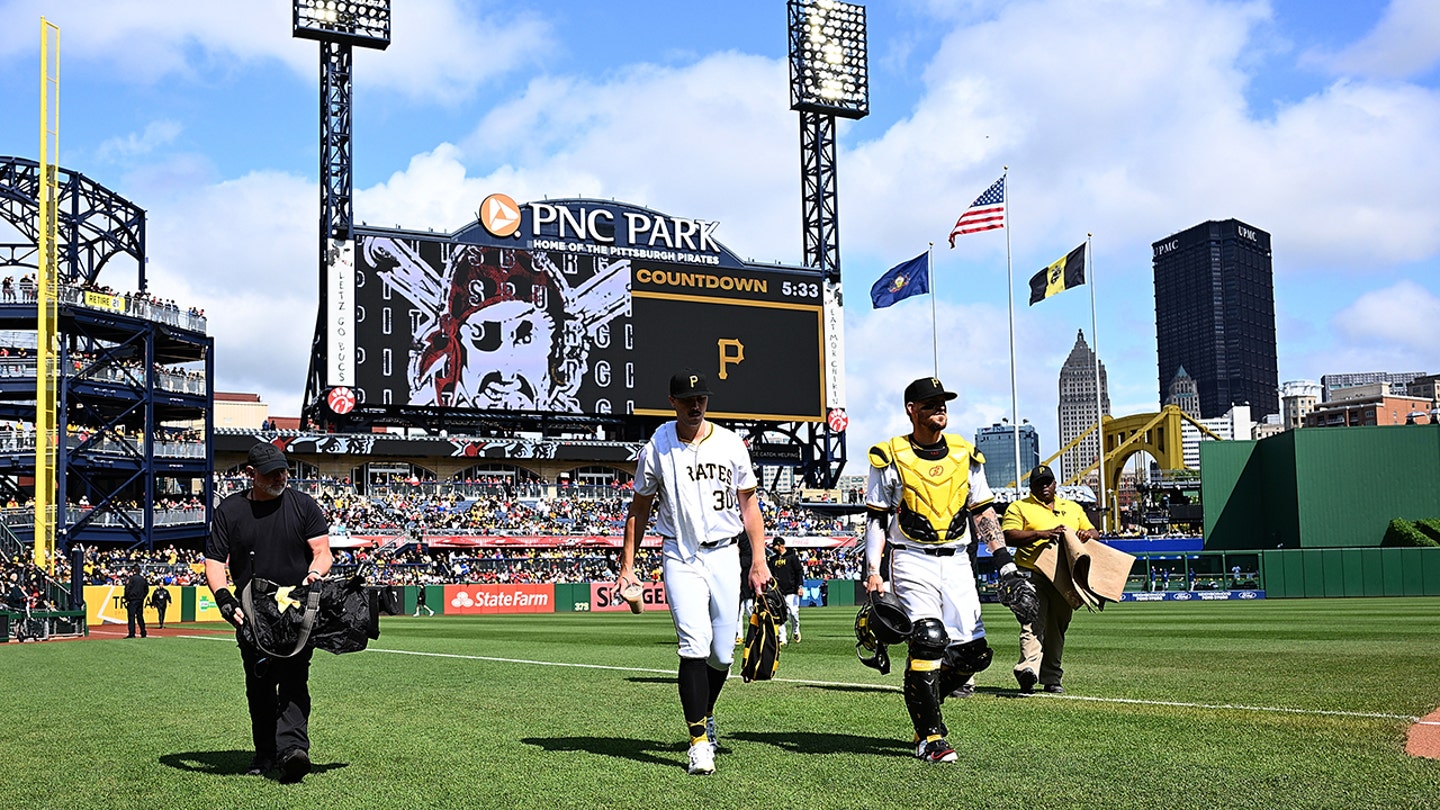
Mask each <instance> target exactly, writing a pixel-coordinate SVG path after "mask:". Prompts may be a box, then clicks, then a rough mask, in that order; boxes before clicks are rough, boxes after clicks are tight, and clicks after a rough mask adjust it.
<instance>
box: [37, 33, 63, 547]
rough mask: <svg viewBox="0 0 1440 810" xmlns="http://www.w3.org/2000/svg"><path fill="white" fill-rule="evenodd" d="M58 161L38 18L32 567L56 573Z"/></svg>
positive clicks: (53, 82)
mask: <svg viewBox="0 0 1440 810" xmlns="http://www.w3.org/2000/svg"><path fill="white" fill-rule="evenodd" d="M59 158H60V29H59V27H57V26H55V25H53V24H52V23H50V22H47V21H46V20H45V18H44V17H41V18H40V177H39V178H38V182H37V184H36V196H38V197H39V198H40V199H39V203H40V222H39V226H40V227H38V228H37V229H36V230H37V231H38V236H37V238H36V246H37V247H38V248H39V252H40V262H39V269H38V271H37V272H36V273H35V293H36V301H37V309H38V312H37V318H36V326H35V339H36V343H37V345H38V351H37V352H36V361H37V362H36V368H35V564H36V565H37V566H39V567H40V568H42V569H43V570H44V571H45V572H46V573H49V574H52V575H53V574H54V573H55V448H56V441H57V440H58V438H59V437H58V436H57V435H56V419H55V416H56V414H55V387H56V382H57V380H56V364H55V350H56V337H55V335H56V324H55V282H56V280H57V279H58V278H59V273H58V265H59V262H58V260H57V256H56V253H57V250H56V242H57V241H58V234H59V228H58V218H57V208H58V205H57V203H58V202H59V191H60V183H59V171H58V169H57V165H58V163H59Z"/></svg>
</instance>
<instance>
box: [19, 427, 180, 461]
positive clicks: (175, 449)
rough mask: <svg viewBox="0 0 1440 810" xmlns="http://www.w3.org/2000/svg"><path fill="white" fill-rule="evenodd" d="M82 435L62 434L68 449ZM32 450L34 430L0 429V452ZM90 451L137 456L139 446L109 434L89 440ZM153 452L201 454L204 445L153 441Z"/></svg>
mask: <svg viewBox="0 0 1440 810" xmlns="http://www.w3.org/2000/svg"><path fill="white" fill-rule="evenodd" d="M84 441H85V440H84V439H82V438H81V437H80V436H78V435H75V434H67V435H66V436H65V447H66V448H67V449H69V450H78V449H79V448H80V445H81V444H83V443H84ZM34 450H35V433H34V432H33V431H14V430H12V431H4V432H0V453H14V452H21V451H25V452H33V451H34ZM88 452H89V453H91V454H95V455H103V456H120V457H123V458H139V456H140V452H141V447H140V442H139V440H138V439H137V440H136V441H135V442H134V443H131V442H128V441H123V440H119V439H112V438H108V437H101V438H98V439H91V440H90V447H89V450H88ZM155 455H156V456H160V457H163V458H204V457H205V445H204V443H203V442H173V441H170V442H167V441H157V442H155Z"/></svg>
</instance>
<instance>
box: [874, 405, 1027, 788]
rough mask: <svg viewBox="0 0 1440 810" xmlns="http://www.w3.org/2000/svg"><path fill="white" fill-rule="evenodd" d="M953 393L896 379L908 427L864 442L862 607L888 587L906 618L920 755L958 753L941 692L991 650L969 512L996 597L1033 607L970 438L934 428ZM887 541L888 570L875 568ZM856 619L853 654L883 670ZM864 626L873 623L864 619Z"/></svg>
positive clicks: (909, 705) (986, 659)
mask: <svg viewBox="0 0 1440 810" xmlns="http://www.w3.org/2000/svg"><path fill="white" fill-rule="evenodd" d="M955 397H956V394H954V393H952V392H950V391H947V390H945V387H944V385H942V384H941V383H940V380H938V379H936V378H934V377H922V378H921V379H918V380H915V381H914V382H912V383H910V385H908V386H906V388H905V413H906V415H907V416H908V417H909V419H910V425H911V428H912V430H911V432H910V433H909V434H908V435H905V436H896V437H894V438H891V439H889V440H888V441H885V442H882V443H880V444H877V445H875V446H874V447H871V448H870V452H869V460H870V476H869V482H868V484H867V486H866V491H865V508H866V521H865V556H866V574H867V576H866V579H865V588H866V590H868V591H869V592H870V594H871V600H872V603H871V608H872V610H875V609H876V607H875V606H876V605H877V604H878V602H877V600H878V599H879V597H878V596H877V595H878V594H881V593H883V592H884V591H886V590H887V588H893V592H894V597H895V598H896V599H898V601H899V603H900V605H901V606H902V607H903V610H904V614H905V616H906V617H907V618H908V619H909V620H910V623H911V627H910V629H909V634H908V636H905V637H904V639H903V640H904V641H906V642H907V643H908V645H909V655H908V657H907V658H906V661H905V676H904V677H905V683H904V694H905V707H906V709H907V710H908V711H909V713H910V720H911V723H912V724H913V725H914V728H915V737H914V740H913V741H914V744H915V756H916V757H917V758H919V759H921V760H923V761H926V762H954V761H956V760H957V759H958V758H959V756H958V755H957V754H956V753H955V749H954V748H953V747H952V746H951V745H950V743H949V742H948V741H947V740H946V735H947V729H946V726H945V722H944V719H943V717H942V716H941V711H940V704H941V701H942V700H943V699H944V696H946V695H949V694H950V693H951V692H953V691H955V690H956V689H958V688H959V687H960V686H961V685H963V684H965V683H966V682H967V681H968V680H969V679H970V677H971V675H973V674H974V673H976V672H979V671H981V670H983V669H985V668H986V667H988V666H989V665H990V659H991V658H992V657H993V651H992V650H991V649H990V647H989V645H988V644H987V643H986V641H985V626H984V624H983V623H982V622H981V620H980V597H979V594H978V593H977V592H976V589H975V573H974V571H973V570H972V569H971V567H970V557H969V555H968V554H967V553H966V546H968V545H969V543H970V542H971V536H970V535H971V532H970V523H971V522H972V521H973V523H974V526H975V530H974V533H975V535H977V537H978V539H979V540H980V542H983V543H985V545H986V546H987V547H988V548H989V549H990V551H991V553H992V554H993V555H994V556H995V563H996V565H997V566H999V569H1000V583H1001V601H1002V602H1003V603H1004V604H1005V606H1006V607H1008V608H1010V609H1011V610H1012V611H1014V612H1016V616H1017V618H1018V619H1020V621H1022V622H1025V621H1026V620H1027V618H1028V620H1029V621H1033V620H1034V615H1033V612H1034V611H1035V609H1036V606H1037V603H1036V601H1035V590H1034V587H1033V586H1031V585H1030V583H1029V581H1028V580H1027V579H1026V578H1025V576H1024V575H1023V574H1021V573H1020V572H1019V570H1018V569H1017V568H1016V566H1015V563H1014V562H1013V561H1012V560H1011V558H1010V554H1009V552H1008V551H1006V549H1005V538H1004V536H1003V535H1002V534H1001V532H1000V522H999V520H998V519H997V518H996V516H995V512H994V508H993V500H994V498H993V496H992V495H991V492H990V485H989V483H988V482H987V481H986V480H985V459H984V457H983V456H982V455H981V454H980V453H979V451H977V450H976V449H975V446H974V445H972V444H971V443H970V442H968V441H966V440H965V439H963V438H961V437H959V436H955V435H952V434H947V433H945V432H944V431H945V427H946V426H947V424H948V421H949V416H948V413H947V403H948V402H949V401H950V400H952V399H954V398H955ZM887 547H888V550H889V552H890V553H889V555H888V568H889V570H888V571H882V568H881V560H882V558H885V557H886V555H885V551H886V550H887ZM860 619H861V617H857V621H856V624H857V628H856V630H857V639H858V640H859V641H860V643H861V647H860V649H857V652H860V657H861V661H862V662H865V663H867V665H870V666H875V667H876V668H877V669H881V670H882V672H883V671H884V670H885V669H888V664H889V658H888V655H885V654H884V653H883V652H881V653H880V654H878V655H877V656H875V659H874V663H871V662H870V661H869V660H867V659H866V657H865V655H864V653H863V652H861V650H863V649H864V648H865V646H866V645H865V642H866V639H865V638H864V637H863V634H862V633H861V628H860V627H859V625H860V624H861V621H860ZM894 624H895V622H887V623H885V625H884V626H885V627H887V628H890V627H893V625H894ZM901 624H902V626H903V623H901ZM866 625H867V628H868V627H872V626H875V627H878V626H880V625H879V624H877V623H874V622H870V621H868V619H867V621H866ZM872 632H873V629H872ZM877 640H879V639H877ZM881 643H884V642H883V641H881Z"/></svg>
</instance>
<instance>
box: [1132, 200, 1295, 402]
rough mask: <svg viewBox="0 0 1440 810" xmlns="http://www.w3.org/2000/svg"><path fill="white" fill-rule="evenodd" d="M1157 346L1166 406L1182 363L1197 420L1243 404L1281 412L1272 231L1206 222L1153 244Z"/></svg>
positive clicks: (1235, 223)
mask: <svg viewBox="0 0 1440 810" xmlns="http://www.w3.org/2000/svg"><path fill="white" fill-rule="evenodd" d="M1152 247H1153V249H1154V259H1153V267H1154V273H1155V343H1156V350H1157V354H1158V360H1159V380H1158V382H1159V389H1158V390H1159V396H1158V397H1157V399H1159V400H1160V401H1162V402H1163V401H1164V400H1165V397H1166V395H1167V394H1168V393H1169V387H1170V383H1171V381H1172V380H1174V379H1175V375H1176V374H1177V373H1178V372H1179V370H1180V368H1181V367H1182V366H1183V367H1184V369H1185V371H1186V372H1188V373H1189V374H1190V376H1191V377H1193V378H1194V379H1195V385H1196V389H1197V392H1198V394H1199V397H1200V417H1201V418H1202V419H1212V418H1215V417H1219V416H1223V415H1224V414H1225V413H1227V412H1228V411H1229V410H1230V408H1231V406H1234V405H1249V406H1250V410H1251V412H1252V413H1253V414H1254V415H1255V416H1256V417H1257V418H1258V417H1264V416H1266V415H1268V414H1272V413H1278V412H1279V410H1280V397H1279V387H1280V386H1279V372H1278V371H1277V363H1276V359H1275V288H1274V277H1273V272H1272V267H1271V260H1270V234H1268V233H1266V232H1265V231H1262V230H1260V229H1259V228H1255V227H1252V226H1250V225H1247V224H1245V223H1243V222H1240V221H1239V220H1235V219H1227V220H1224V221H1223V222H1213V221H1212V222H1204V223H1201V224H1199V225H1196V226H1195V227H1193V228H1190V229H1188V230H1185V231H1181V232H1180V233H1177V234H1175V235H1174V236H1169V237H1166V238H1165V239H1162V240H1160V241H1159V242H1155V243H1154V244H1153V245H1152Z"/></svg>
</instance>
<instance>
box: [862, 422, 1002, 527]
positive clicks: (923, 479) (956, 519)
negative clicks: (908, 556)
mask: <svg viewBox="0 0 1440 810" xmlns="http://www.w3.org/2000/svg"><path fill="white" fill-rule="evenodd" d="M944 438H945V445H946V446H947V447H948V448H949V449H950V453H949V455H947V456H945V458H942V459H939V460H936V461H929V460H926V459H923V458H920V457H919V456H918V455H916V453H915V448H914V446H912V445H911V444H910V439H909V438H908V437H906V436H896V437H894V438H892V439H890V441H889V442H888V443H886V444H884V445H877V446H875V447H874V448H872V449H871V450H870V463H871V464H874V465H875V466H877V467H884V466H887V465H888V464H889V459H894V462H895V469H896V470H898V471H899V473H900V483H901V484H902V485H903V487H904V494H903V497H902V500H901V502H900V514H899V519H898V523H899V525H900V531H901V533H902V534H904V535H905V537H907V538H909V539H910V540H913V541H915V542H917V543H936V544H938V543H949V542H953V541H955V540H958V539H960V538H961V537H963V536H964V535H965V531H966V517H967V516H968V512H967V511H966V509H965V504H966V502H967V500H968V499H969V497H970V459H971V457H972V456H974V457H976V458H979V454H978V453H976V452H975V447H974V445H972V444H970V442H967V441H965V440H964V439H962V438H960V437H958V436H951V435H948V434H946V435H945V437H944ZM882 448H883V450H882ZM876 451H882V452H879V453H877V452H876ZM887 456H888V458H886V457H887ZM882 459H883V460H884V461H883V463H881V462H882Z"/></svg>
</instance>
